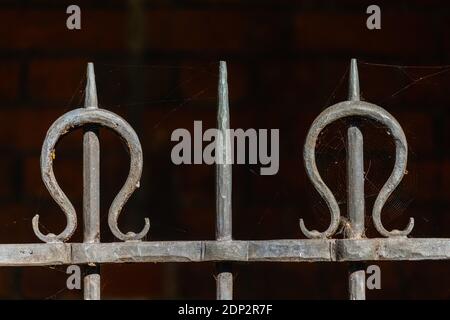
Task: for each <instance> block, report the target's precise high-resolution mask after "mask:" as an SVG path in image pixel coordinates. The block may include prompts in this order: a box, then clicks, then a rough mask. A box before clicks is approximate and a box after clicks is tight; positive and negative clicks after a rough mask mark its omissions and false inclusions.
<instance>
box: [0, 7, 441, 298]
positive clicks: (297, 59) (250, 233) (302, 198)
mask: <svg viewBox="0 0 450 320" xmlns="http://www.w3.org/2000/svg"><path fill="white" fill-rule="evenodd" d="M70 4H77V5H79V6H80V7H81V16H82V21H81V27H82V29H81V30H78V31H70V30H68V29H67V28H66V19H67V17H68V15H67V14H66V13H65V12H66V8H67V6H68V5H70ZM370 4H377V5H379V6H380V7H381V15H382V17H381V27H382V28H381V30H372V31H371V30H368V29H367V28H366V19H367V17H368V15H367V14H366V8H367V6H368V5H370ZM0 21H1V22H0V25H1V28H0V99H1V100H0V101H1V103H0V105H1V108H0V123H1V125H0V150H1V157H0V179H1V183H0V211H1V214H0V241H1V242H2V243H25V242H39V240H38V239H37V238H36V237H35V236H34V233H33V231H32V228H31V218H32V217H33V216H34V215H35V214H36V213H39V214H40V216H41V223H42V226H41V228H42V230H43V231H46V230H48V231H51V232H53V233H59V232H60V231H61V230H62V229H63V228H64V226H65V220H64V215H63V214H62V212H61V211H60V209H59V208H58V206H57V205H56V204H55V203H54V202H53V200H52V199H51V197H50V196H49V194H48V193H47V191H46V189H45V187H44V185H43V183H42V181H41V178H40V169H39V155H40V148H41V146H42V142H43V139H44V137H45V133H46V131H47V129H48V127H49V126H50V125H51V124H52V122H53V121H54V120H56V119H57V117H59V116H60V115H62V114H63V113H65V112H67V111H69V110H71V109H73V108H76V107H78V106H80V105H82V101H83V94H84V85H85V83H84V74H85V68H86V63H87V62H88V61H93V62H94V63H95V70H96V75H97V86H98V95H99V103H100V106H101V107H103V108H106V109H109V110H111V111H114V112H116V113H117V114H119V115H120V116H122V117H124V118H125V119H126V120H127V121H128V122H129V123H130V124H131V125H132V126H133V127H134V129H135V130H136V132H137V133H138V135H139V137H140V140H141V143H142V146H143V149H144V161H145V163H144V173H143V177H142V180H141V188H140V189H139V190H137V192H136V193H135V194H134V196H133V197H132V198H131V199H130V201H129V202H128V204H127V206H126V207H125V209H124V212H123V214H122V217H121V220H120V228H121V230H123V231H129V230H135V231H138V230H141V228H142V225H143V219H144V217H149V218H150V220H151V229H150V232H149V236H148V237H147V240H149V241H152V240H194V239H195V240H199V239H214V229H215V221H214V218H215V198H214V197H215V196H214V171H215V170H214V167H213V166H207V165H182V166H175V165H173V164H172V162H171V161H170V151H171V149H172V147H173V145H174V143H172V142H171V141H170V135H171V133H172V131H173V130H174V129H176V128H187V129H189V130H190V131H192V128H193V121H194V120H202V121H203V125H204V128H205V129H206V128H207V127H214V126H215V117H216V108H217V107H216V104H217V101H216V100H217V99H216V95H217V80H218V77H217V75H218V72H217V71H218V70H217V69H218V61H219V60H226V61H227V62H228V67H229V86H230V110H231V126H232V127H233V128H243V129H247V128H255V129H259V128H279V129H280V170H279V172H278V174H277V175H274V176H260V175H259V174H258V173H259V166H255V165H235V166H234V167H233V183H234V185H233V236H234V238H235V239H289V238H303V235H302V234H301V233H300V230H299V226H298V219H299V218H300V217H302V218H304V219H305V222H306V225H307V226H308V227H309V228H310V229H319V230H324V229H325V228H326V227H327V225H328V223H329V213H328V210H327V209H326V206H325V204H324V203H323V201H322V200H321V199H320V198H319V196H318V195H317V194H316V193H315V191H314V189H313V188H312V186H311V184H310V183H309V182H308V180H307V177H306V174H305V171H304V167H303V162H302V158H301V155H302V148H303V141H304V139H305V136H306V133H307V130H308V128H309V125H310V124H311V122H312V121H313V120H314V118H315V117H316V116H317V115H318V114H319V113H320V111H322V110H323V109H324V108H325V107H327V106H329V105H331V104H333V103H335V102H338V101H342V100H345V98H346V90H347V88H346V86H347V85H346V82H347V70H348V65H349V61H350V58H358V59H359V61H360V63H359V69H360V78H361V90H362V97H363V99H364V100H367V101H370V102H373V103H376V104H379V105H380V106H382V107H384V108H385V109H387V110H388V111H389V112H390V113H392V114H393V115H394V116H395V117H396V118H397V119H398V121H399V122H400V124H401V125H402V126H403V128H404V131H405V133H406V136H407V139H408V143H409V148H410V155H409V164H408V175H406V176H405V178H404V181H403V182H402V184H401V186H400V187H399V188H398V190H397V191H396V192H395V193H394V194H393V195H392V196H391V198H390V199H389V201H388V203H387V204H386V207H385V209H384V210H383V218H382V219H383V222H384V223H385V225H386V227H387V228H388V229H391V228H399V229H402V228H403V227H404V226H405V225H406V223H407V221H408V219H409V217H410V216H412V217H414V218H415V220H416V225H415V228H414V230H413V232H412V234H411V236H413V237H450V215H449V214H448V209H449V207H450V201H449V199H450V197H449V195H450V183H449V181H450V152H449V151H448V150H449V148H448V146H449V145H450V129H449V127H450V112H449V111H448V110H449V100H450V98H449V92H450V90H449V89H450V72H448V69H449V68H450V66H448V65H450V40H449V39H450V6H449V4H448V1H438V0H426V1H425V0H410V1H385V2H381V1H378V2H366V1H356V0H340V1H337V0H336V1H312V0H310V1H293V0H282V1H266V0H260V1H238V0H230V1H221V0H186V1H176V0H172V1H170V0H166V1H157V0H155V1H139V0H130V1H115V0H114V1H111V0H110V1H75V2H72V1H71V2H68V1H31V0H30V1H26V0H23V1H7V0H6V1H5V0H3V1H2V2H1V3H0ZM407 65H410V66H415V67H402V66H407ZM446 65H447V66H446ZM346 125H348V123H347V122H345V121H340V122H339V123H337V124H334V125H331V126H329V128H327V130H326V133H325V134H324V135H323V136H322V137H321V139H320V144H319V147H318V162H319V169H320V171H321V173H322V175H323V176H324V179H325V181H326V182H327V183H328V184H329V185H330V186H331V188H332V190H333V191H334V192H335V194H337V198H338V199H339V200H340V203H341V204H342V212H343V214H345V162H344V159H345V147H344V143H343V141H345V128H346ZM360 125H361V128H362V129H363V133H364V135H365V137H364V138H365V161H366V163H365V168H366V174H367V179H366V198H367V208H366V211H367V213H368V216H367V227H368V230H367V232H366V233H367V235H368V236H370V237H376V236H377V234H376V232H374V230H373V228H372V226H371V220H370V218H371V217H370V215H369V213H370V210H371V208H372V205H373V200H374V198H375V197H376V195H377V192H378V191H379V189H380V188H381V186H382V185H383V183H384V181H385V180H386V179H387V177H388V176H389V174H390V170H392V166H393V158H392V156H393V155H394V153H393V152H394V148H393V143H392V141H391V140H390V137H389V136H388V135H387V134H386V130H385V129H384V128H382V127H380V126H379V125H377V124H376V123H372V122H369V121H366V120H364V121H361V123H360ZM81 138H82V135H81V131H80V130H77V131H75V132H73V133H72V134H70V135H68V136H66V137H65V138H64V139H63V140H62V141H61V143H60V144H59V146H58V149H57V152H56V161H55V172H56V176H57V178H58V181H59V183H60V185H61V186H62V188H63V190H64V191H65V192H66V193H67V195H68V196H69V198H70V199H71V200H72V201H73V203H74V205H75V207H76V209H77V212H78V221H79V227H78V229H77V233H76V234H75V235H74V236H73V237H72V239H71V240H70V241H73V242H79V241H81V240H82V230H81V226H82V224H81V214H80V213H81V203H82V198H81V196H82V140H81ZM101 157H102V159H101V166H102V167H101V168H102V169H101V186H102V187H101V195H102V199H101V203H102V207H101V209H102V225H101V227H102V241H104V242H109V241H114V239H113V236H112V234H111V233H110V231H109V229H108V227H107V220H106V219H107V209H108V207H109V205H110V203H111V201H112V199H113V198H114V196H115V194H116V193H117V192H118V190H119V189H120V187H121V185H122V183H123V182H124V181H125V178H126V175H127V172H128V161H129V160H128V157H127V153H126V151H125V150H124V148H123V146H122V145H121V143H120V141H119V139H118V138H117V137H116V136H115V135H114V134H112V133H110V132H108V131H106V130H102V131H101ZM341 236H342V235H341V234H338V235H336V237H341ZM379 265H380V267H381V279H382V289H381V290H376V291H368V292H367V296H368V298H369V299H379V298H386V299H394V298H406V299H417V298H438V299H444V298H447V299H448V298H449V297H450V289H449V288H450V274H449V273H448V272H446V271H447V270H448V267H449V266H448V262H395V263H391V262H383V263H379ZM234 271H235V275H236V277H235V297H236V298H276V299H282V298H286V299H344V298H346V296H347V293H346V288H347V265H346V264H344V263H333V264H331V263H314V264H309V263H299V264H289V263H278V264H277V263H252V264H236V265H235V266H234ZM213 274H214V266H213V264H209V263H205V264H135V265H109V266H102V296H103V298H151V299H155V298H160V299H171V298H207V299H212V298H214V297H215V281H214V277H213ZM66 277H67V275H66V274H65V267H55V268H50V267H28V268H2V269H0V298H7V299H18V298H28V299H43V298H50V299H60V298H62V299H71V298H80V297H82V294H81V292H80V291H69V290H67V289H65V288H66V286H65V282H66Z"/></svg>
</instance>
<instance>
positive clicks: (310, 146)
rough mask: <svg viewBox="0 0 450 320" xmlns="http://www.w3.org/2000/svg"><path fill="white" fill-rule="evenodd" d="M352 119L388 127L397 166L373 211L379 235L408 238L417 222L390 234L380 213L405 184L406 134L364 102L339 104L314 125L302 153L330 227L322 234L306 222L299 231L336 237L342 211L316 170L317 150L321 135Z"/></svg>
mask: <svg viewBox="0 0 450 320" xmlns="http://www.w3.org/2000/svg"><path fill="white" fill-rule="evenodd" d="M349 116H360V117H368V118H371V119H373V120H376V121H378V122H380V123H382V124H383V125H384V126H386V127H387V128H388V129H389V131H390V133H391V135H392V137H393V139H394V141H395V146H396V151H395V165H394V169H393V171H392V173H391V175H390V177H389V178H388V180H387V181H386V183H385V184H384V186H383V187H382V188H381V190H380V193H379V194H378V196H377V198H376V200H375V204H374V206H373V209H372V219H373V223H374V225H375V228H376V229H377V231H378V232H379V233H380V234H381V235H383V236H385V237H392V236H407V235H408V234H409V233H410V232H411V231H412V229H413V227H414V219H413V218H410V221H409V224H408V226H407V227H406V228H405V229H404V230H392V231H388V230H386V229H385V228H384V227H383V224H382V223H381V217H380V215H381V210H382V208H383V206H384V204H385V203H386V200H387V199H388V198H389V196H390V195H391V193H392V192H393V191H394V190H395V188H396V187H397V186H398V184H399V183H400V181H401V180H402V178H403V176H404V174H405V170H406V163H407V158H408V146H407V143H406V137H405V134H404V132H403V130H402V128H401V126H400V124H399V123H398V122H397V120H395V118H394V117H393V116H392V115H391V114H390V113H388V112H387V111H386V110H384V109H383V108H381V107H379V106H377V105H374V104H371V103H368V102H364V101H344V102H340V103H337V104H335V105H333V106H331V107H329V108H327V109H326V110H324V111H323V112H322V113H321V114H320V115H319V116H318V117H317V118H316V119H315V120H314V122H313V124H312V126H311V128H310V129H309V132H308V135H307V137H306V142H305V147H304V150H303V159H304V163H305V167H306V172H307V174H308V177H309V179H310V180H311V182H312V183H313V185H314V188H315V189H316V190H317V191H318V192H319V194H320V195H321V197H322V198H323V199H324V200H325V202H326V203H327V206H328V208H329V210H330V213H331V223H330V225H329V227H328V229H327V230H325V231H324V232H319V231H317V230H311V231H310V230H308V229H307V228H306V227H305V224H304V221H303V219H300V228H301V230H302V232H303V234H304V235H305V236H307V237H308V238H329V237H331V236H333V235H334V233H335V232H336V231H337V229H338V227H339V222H340V210H339V206H338V204H337V202H336V199H335V197H334V195H333V194H332V192H331V191H330V189H329V188H328V187H327V185H326V184H325V183H324V182H323V180H322V178H321V176H320V174H319V171H318V169H317V166H316V156H315V149H316V143H317V138H318V136H319V134H320V132H321V131H322V130H323V129H324V128H325V127H326V126H327V125H329V124H330V123H332V122H334V121H336V120H338V119H341V118H344V117H349Z"/></svg>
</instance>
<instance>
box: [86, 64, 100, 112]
mask: <svg viewBox="0 0 450 320" xmlns="http://www.w3.org/2000/svg"><path fill="white" fill-rule="evenodd" d="M84 107H85V108H88V109H93V108H98V102H97V87H96V85H95V73H94V64H93V63H92V62H89V63H88V65H87V70H86V90H85V96H84Z"/></svg>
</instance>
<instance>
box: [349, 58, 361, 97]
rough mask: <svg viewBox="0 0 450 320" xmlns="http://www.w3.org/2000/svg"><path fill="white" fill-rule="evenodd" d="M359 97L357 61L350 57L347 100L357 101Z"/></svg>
mask: <svg viewBox="0 0 450 320" xmlns="http://www.w3.org/2000/svg"><path fill="white" fill-rule="evenodd" d="M359 99H360V96H359V75H358V63H357V61H356V59H352V60H351V62H350V74H349V77H348V100H350V101H359Z"/></svg>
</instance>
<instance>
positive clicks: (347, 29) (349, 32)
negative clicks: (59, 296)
mask: <svg viewBox="0 0 450 320" xmlns="http://www.w3.org/2000/svg"><path fill="white" fill-rule="evenodd" d="M362 9H364V8H362ZM367 17H368V15H367V14H366V13H365V11H361V13H359V14H358V13H331V12H330V13H324V12H320V13H299V14H297V16H296V19H295V23H296V39H295V43H296V47H297V48H298V49H299V50H307V51H312V52H328V53H329V54H337V53H339V52H348V51H349V50H351V51H353V52H358V53H360V54H370V55H375V54H394V55H400V56H415V57H417V56H420V55H421V54H424V53H428V52H430V51H434V52H437V51H438V50H439V46H440V43H441V41H442V39H441V38H440V35H439V33H438V32H437V31H438V30H435V31H436V33H434V34H433V33H432V34H431V35H430V31H431V30H430V29H431V28H430V18H429V17H428V16H426V15H419V14H416V13H402V12H395V11H388V12H385V11H382V14H381V29H380V30H369V29H367V27H366V19H367Z"/></svg>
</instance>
